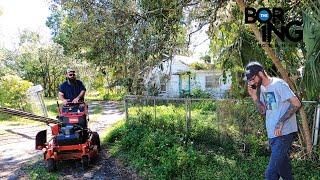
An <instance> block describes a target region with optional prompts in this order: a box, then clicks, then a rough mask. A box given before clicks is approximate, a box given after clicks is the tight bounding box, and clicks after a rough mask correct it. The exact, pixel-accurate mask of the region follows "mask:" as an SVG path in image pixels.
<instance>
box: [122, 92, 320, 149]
mask: <svg viewBox="0 0 320 180" xmlns="http://www.w3.org/2000/svg"><path fill="white" fill-rule="evenodd" d="M303 106H304V107H305V110H306V113H307V117H308V122H309V127H312V135H313V142H314V145H317V144H318V143H317V142H316V140H317V139H318V136H319V132H318V131H317V130H318V129H319V120H318V121H317V108H319V105H318V102H316V101H303ZM125 109H126V111H125V112H126V119H127V122H128V123H131V122H139V123H142V124H146V125H148V126H150V127H152V128H155V129H162V130H163V131H170V132H171V133H176V134H178V135H179V136H180V138H181V139H183V142H184V143H185V144H190V143H191V144H192V145H194V146H203V147H206V146H207V147H209V146H212V145H214V144H216V143H217V142H218V143H221V144H224V145H226V144H225V143H231V144H232V145H233V146H236V147H237V148H238V149H239V148H240V149H242V151H247V150H248V148H252V147H249V146H250V144H257V143H258V144H259V143H260V145H261V146H260V147H258V148H261V147H262V148H266V150H267V147H268V146H267V141H266V140H267V138H266V130H265V120H264V117H262V116H260V115H259V113H258V112H257V110H256V107H255V105H254V104H253V102H252V100H251V99H250V98H248V99H243V100H234V99H220V100H215V99H194V98H166V97H155V96H126V98H125ZM318 111H319V109H318ZM298 114H299V113H298ZM318 116H319V115H318ZM297 119H298V124H299V130H302V127H301V118H300V116H299V115H297ZM318 119H319V117H318ZM317 123H318V125H317ZM299 134H301V132H300V133H299ZM301 138H303V137H302V136H301V135H299V138H298V141H297V142H296V143H295V145H296V146H298V147H299V149H301V148H303V147H302V146H300V144H301V142H302V139H301ZM253 141H259V142H253Z"/></svg>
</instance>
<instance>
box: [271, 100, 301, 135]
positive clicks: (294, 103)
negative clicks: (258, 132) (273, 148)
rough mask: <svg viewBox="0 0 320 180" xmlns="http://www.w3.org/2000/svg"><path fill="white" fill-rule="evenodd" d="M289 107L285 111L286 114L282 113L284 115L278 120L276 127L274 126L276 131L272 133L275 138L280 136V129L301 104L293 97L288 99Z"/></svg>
mask: <svg viewBox="0 0 320 180" xmlns="http://www.w3.org/2000/svg"><path fill="white" fill-rule="evenodd" d="M289 102H290V105H289V108H288V109H287V111H286V113H284V115H283V116H282V117H281V118H280V119H279V121H278V123H277V125H276V129H275V131H274V134H275V136H282V132H281V130H282V127H283V125H284V123H285V122H286V121H287V120H288V119H289V118H290V117H291V116H292V115H294V114H295V113H296V112H297V111H298V110H299V108H300V107H301V103H300V100H299V99H298V98H297V97H296V96H293V97H291V98H290V99H289Z"/></svg>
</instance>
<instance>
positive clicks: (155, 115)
mask: <svg viewBox="0 0 320 180" xmlns="http://www.w3.org/2000/svg"><path fill="white" fill-rule="evenodd" d="M153 108H154V121H156V120H157V107H156V98H155V97H153Z"/></svg>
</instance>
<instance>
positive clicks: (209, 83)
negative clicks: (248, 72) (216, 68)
mask: <svg viewBox="0 0 320 180" xmlns="http://www.w3.org/2000/svg"><path fill="white" fill-rule="evenodd" d="M206 88H213V76H206Z"/></svg>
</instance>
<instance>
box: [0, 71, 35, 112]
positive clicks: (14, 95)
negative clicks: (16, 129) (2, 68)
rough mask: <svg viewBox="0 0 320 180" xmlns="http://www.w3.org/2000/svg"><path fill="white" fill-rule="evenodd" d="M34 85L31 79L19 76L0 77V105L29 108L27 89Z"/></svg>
mask: <svg viewBox="0 0 320 180" xmlns="http://www.w3.org/2000/svg"><path fill="white" fill-rule="evenodd" d="M31 86H32V83H31V82H29V81H25V80H22V79H21V78H20V77H18V76H14V75H7V76H3V77H1V78H0V105H2V106H5V107H11V108H19V109H25V110H26V109H28V108H30V106H29V104H28V103H27V102H28V101H27V95H26V91H27V90H28V88H30V87H31Z"/></svg>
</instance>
